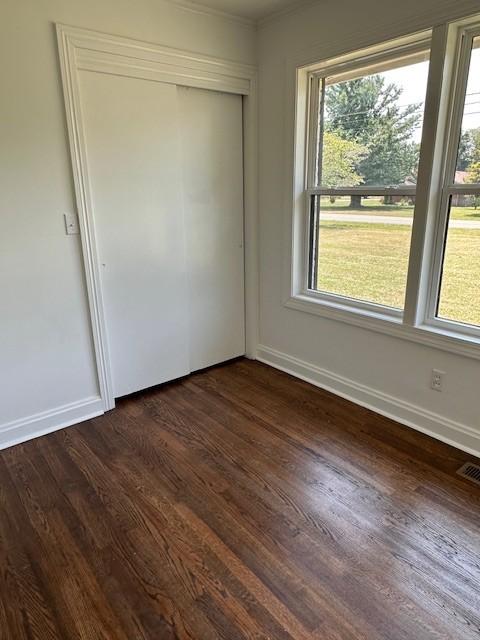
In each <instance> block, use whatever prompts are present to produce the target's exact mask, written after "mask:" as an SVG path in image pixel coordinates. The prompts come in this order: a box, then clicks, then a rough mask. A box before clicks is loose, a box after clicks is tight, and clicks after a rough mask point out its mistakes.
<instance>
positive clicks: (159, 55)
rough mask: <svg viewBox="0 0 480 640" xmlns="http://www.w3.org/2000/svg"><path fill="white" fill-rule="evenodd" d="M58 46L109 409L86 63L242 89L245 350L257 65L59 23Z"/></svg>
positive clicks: (253, 233)
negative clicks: (83, 84) (83, 96)
mask: <svg viewBox="0 0 480 640" xmlns="http://www.w3.org/2000/svg"><path fill="white" fill-rule="evenodd" d="M57 38H58V50H59V56H60V66H61V73H62V83H63V91H64V100H65V109H66V117H67V125H68V136H69V140H70V152H71V160H72V167H73V177H74V186H75V195H76V202H77V209H78V218H79V224H80V236H81V241H82V250H83V262H84V269H85V278H86V283H87V294H88V302H89V310H90V318H91V325H92V334H93V342H94V350H95V360H96V366H97V372H98V380H99V387H100V395H101V398H102V400H103V403H104V405H103V406H104V410H108V409H112V408H113V407H114V406H115V399H114V395H113V385H112V375H111V365H110V358H109V352H108V336H107V330H106V321H105V312H104V305H103V295H102V287H101V278H100V270H99V260H98V252H97V243H96V238H95V225H94V214H93V206H92V197H91V189H90V181H89V176H88V163H87V159H86V144H85V136H84V132H83V118H82V112H81V101H80V94H79V78H78V73H79V70H80V69H88V70H90V71H95V72H98V73H113V74H120V75H124V76H128V77H134V78H142V79H147V80H151V81H155V82H169V83H174V84H179V85H182V86H189V87H195V88H201V89H212V90H217V91H224V92H229V93H235V94H239V95H242V96H243V103H244V139H245V156H244V164H245V166H244V175H245V233H246V242H245V269H246V277H245V282H246V289H245V304H246V327H245V329H246V336H247V345H246V351H247V354H248V355H249V356H251V357H254V355H255V349H256V343H257V330H258V329H257V326H258V255H257V254H258V249H257V237H258V225H257V178H256V173H257V160H256V157H257V150H256V146H257V129H256V121H257V93H256V90H257V81H256V79H257V72H256V68H255V67H254V66H252V65H246V64H241V63H237V62H231V61H226V60H222V59H219V58H213V57H208V56H204V55H201V54H196V53H192V52H190V51H183V50H179V49H172V48H169V47H163V46H160V45H157V44H151V43H148V42H141V41H138V40H132V39H130V38H124V37H120V36H115V35H110V34H105V33H99V32H97V31H91V30H87V29H80V28H77V27H71V26H66V25H62V24H57Z"/></svg>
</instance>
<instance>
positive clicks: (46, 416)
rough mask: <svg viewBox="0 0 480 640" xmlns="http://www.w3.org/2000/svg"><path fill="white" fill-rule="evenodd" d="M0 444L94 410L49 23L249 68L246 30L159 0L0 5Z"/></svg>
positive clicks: (13, 0)
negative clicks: (68, 227) (69, 228)
mask: <svg viewBox="0 0 480 640" xmlns="http://www.w3.org/2000/svg"><path fill="white" fill-rule="evenodd" d="M0 16H1V19H0V59H1V61H2V64H1V71H0V73H1V77H0V87H1V100H0V295H1V298H0V300H1V312H0V446H2V445H5V444H8V443H12V442H15V441H18V440H21V439H24V438H27V437H29V435H31V434H33V433H35V432H39V431H41V430H48V429H51V428H53V427H55V426H59V425H61V424H66V423H69V422H74V421H76V420H78V419H80V418H81V417H84V416H85V415H88V414H89V413H94V412H95V411H98V409H99V405H98V401H96V400H95V398H97V397H98V388H97V380H96V373H95V366H94V359H93V352H92V344H91V335H90V325H89V318H88V311H87V303H86V294H85V287H84V282H83V277H82V273H83V271H82V264H81V254H80V243H79V238H78V236H66V235H65V232H64V224H63V217H62V216H63V213H64V212H67V211H72V210H73V209H74V191H73V186H72V177H71V166H70V159H69V152H68V142H67V135H66V126H65V117H64V105H63V97H62V93H61V83H60V73H59V66H58V56H57V45H56V37H55V32H54V23H55V22H62V23H65V24H70V25H74V26H79V27H85V28H89V29H95V30H98V31H104V32H108V33H113V34H118V35H123V36H128V37H132V38H137V39H140V40H144V41H149V42H154V43H158V44H162V45H165V46H171V47H176V48H181V49H187V50H190V51H195V52H199V53H203V54H206V55H211V56H216V57H220V58H226V59H229V60H235V61H239V62H246V63H251V62H253V61H254V57H255V33H254V31H253V30H252V28H251V27H248V26H245V25H243V24H240V23H237V22H234V21H230V20H227V19H225V18H222V17H216V16H208V15H203V14H199V13H194V12H192V11H190V10H188V9H184V8H180V7H177V6H175V5H172V4H170V3H168V2H164V0H135V1H134V2H132V0H81V1H80V0H2V7H1V13H0Z"/></svg>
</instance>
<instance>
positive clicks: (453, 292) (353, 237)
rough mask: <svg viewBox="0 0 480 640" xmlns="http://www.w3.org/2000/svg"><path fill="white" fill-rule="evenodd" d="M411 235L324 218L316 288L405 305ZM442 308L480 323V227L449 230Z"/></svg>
mask: <svg viewBox="0 0 480 640" xmlns="http://www.w3.org/2000/svg"><path fill="white" fill-rule="evenodd" d="M410 236H411V228H410V227H407V226H402V225H391V224H389V225H386V224H369V223H357V222H353V223H349V222H346V223H339V222H323V223H322V224H321V225H320V236H319V238H320V246H319V265H318V266H319V270H318V289H319V290H322V291H328V292H331V293H337V294H340V295H344V296H349V297H352V298H357V299H360V300H368V301H371V302H376V303H379V304H384V305H387V306H391V307H397V308H402V307H403V304H404V298H405V285H406V277H407V268H408V254H409V248H410ZM439 311H440V313H439V315H440V316H441V317H445V318H451V319H455V320H459V321H462V322H468V323H472V324H480V230H477V229H451V230H450V232H449V237H448V243H447V250H446V255H445V268H444V275H443V286H442V296H441V300H440V310H439Z"/></svg>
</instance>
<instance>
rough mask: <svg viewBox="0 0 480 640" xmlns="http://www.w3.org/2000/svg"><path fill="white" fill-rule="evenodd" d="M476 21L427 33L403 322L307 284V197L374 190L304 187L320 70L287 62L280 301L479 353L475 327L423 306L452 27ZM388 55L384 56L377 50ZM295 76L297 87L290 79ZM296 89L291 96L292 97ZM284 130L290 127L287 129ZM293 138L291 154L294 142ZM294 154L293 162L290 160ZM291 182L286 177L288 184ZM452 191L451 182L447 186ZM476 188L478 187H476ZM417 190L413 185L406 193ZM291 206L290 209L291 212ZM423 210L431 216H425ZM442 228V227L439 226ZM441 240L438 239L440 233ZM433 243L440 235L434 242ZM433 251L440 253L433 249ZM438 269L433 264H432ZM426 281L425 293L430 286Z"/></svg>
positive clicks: (404, 44) (404, 43)
mask: <svg viewBox="0 0 480 640" xmlns="http://www.w3.org/2000/svg"><path fill="white" fill-rule="evenodd" d="M477 21H478V15H477V16H473V17H469V18H466V19H464V20H462V21H461V22H457V23H454V24H452V25H450V26H448V25H441V26H439V27H435V28H434V29H433V33H432V45H433V47H434V49H433V54H432V57H433V60H432V64H431V69H430V75H429V86H428V91H427V102H426V115H425V126H424V132H423V134H424V135H423V139H422V154H421V158H422V160H421V166H420V174H421V177H422V180H420V179H419V185H418V194H417V195H418V198H417V204H416V207H415V216H414V223H413V230H412V243H411V251H410V260H409V272H408V279H407V290H406V301H405V310H404V313H403V317H404V321H403V323H401V322H399V321H398V320H399V318H401V315H402V313H399V312H398V310H397V311H396V310H390V309H386V308H384V307H382V306H380V305H375V304H366V303H364V302H362V301H359V300H353V299H349V298H345V297H343V296H336V295H334V294H331V293H326V292H317V291H311V290H310V289H308V287H309V282H308V279H307V278H308V273H309V260H308V258H309V256H308V247H309V246H310V241H309V236H308V231H309V214H310V202H309V200H310V198H311V195H312V194H324V193H325V194H329V193H338V194H343V193H349V192H350V193H351V192H357V193H364V192H365V193H367V192H372V189H370V188H368V187H363V186H362V187H357V188H356V189H343V188H342V189H336V190H333V189H322V188H312V186H311V185H310V188H308V189H306V190H305V179H306V175H307V166H306V165H307V158H308V155H307V152H308V146H309V144H310V145H311V140H309V131H308V122H309V106H310V105H309V100H308V97H309V96H308V90H309V80H308V79H309V77H310V75H311V70H312V69H318V68H319V66H320V65H319V63H318V58H317V61H315V60H312V59H305V58H301V57H300V54H299V55H298V56H296V57H294V58H292V59H291V60H289V62H288V64H287V82H286V91H287V99H286V104H287V105H288V107H289V106H290V105H291V104H292V100H293V108H294V111H293V113H289V112H288V107H287V118H291V120H290V122H293V131H292V134H293V135H292V137H289V136H287V141H288V148H289V151H288V152H286V154H285V156H286V158H287V161H286V162H287V164H286V167H287V171H288V173H289V174H290V175H291V176H293V184H292V183H290V184H292V191H290V190H288V191H287V192H286V194H285V242H286V248H285V249H286V250H285V254H284V256H285V258H284V275H283V303H284V305H285V306H287V307H289V308H293V309H296V310H299V311H306V312H307V313H313V314H315V315H319V316H324V317H327V318H331V319H335V320H339V321H342V322H346V323H348V324H352V325H356V326H360V327H362V328H365V329H369V330H373V331H379V332H381V333H385V334H388V335H394V336H395V337H398V338H402V339H406V340H409V341H413V342H417V343H419V344H423V345H426V346H434V347H436V348H438V349H441V350H444V351H449V352H452V353H456V354H461V355H465V356H468V357H471V358H475V359H478V358H480V335H479V332H478V330H477V329H476V328H470V327H468V326H467V325H462V324H459V323H453V322H448V321H446V320H444V319H442V320H433V319H431V318H428V316H427V319H426V316H425V311H424V310H425V307H426V304H427V299H431V294H428V291H427V290H428V281H429V278H430V273H431V269H430V264H431V260H432V255H433V252H434V249H433V245H434V238H435V234H436V227H437V226H438V223H437V221H436V219H437V215H436V211H437V209H438V193H439V188H438V182H439V181H441V180H442V177H443V175H444V169H442V168H441V167H439V164H443V162H442V161H440V162H439V161H438V160H436V162H435V163H432V158H433V157H435V159H437V158H443V154H442V153H441V150H442V149H443V145H444V139H443V138H444V132H445V131H446V130H448V129H449V127H448V126H447V120H448V119H449V118H450V116H449V112H450V110H451V107H449V104H450V98H449V93H450V79H451V76H452V69H454V66H453V65H454V62H455V60H456V56H455V52H454V49H455V46H454V45H455V40H456V37H457V35H456V34H457V32H460V34H461V33H462V32H463V31H462V30H465V28H468V27H471V25H472V24H475V22H477ZM425 37H426V36H425V32H424V31H423V32H418V33H417V34H413V35H408V36H405V37H403V38H397V39H395V40H389V41H385V42H384V43H383V44H379V45H371V46H369V47H364V48H363V49H360V50H357V51H356V52H355V50H354V45H353V44H352V43H351V46H352V49H353V53H349V54H347V55H345V56H340V57H339V56H337V57H332V56H331V57H330V58H328V59H326V62H325V63H324V66H325V67H329V68H331V65H332V64H333V63H335V64H338V63H341V62H342V60H346V61H348V62H349V63H351V61H352V60H355V57H358V56H360V58H361V59H364V58H365V57H367V58H368V59H373V58H374V57H375V56H378V55H379V52H381V51H382V50H383V51H386V50H387V51H391V50H392V48H393V51H396V50H404V51H406V50H408V49H409V48H411V47H414V48H415V46H416V45H415V41H420V42H421V46H422V47H423V46H424V45H425ZM382 55H385V54H382ZM294 77H295V78H296V85H295V88H293V87H292V84H291V81H292V80H293V78H294ZM292 94H293V95H292ZM287 129H288V127H287ZM292 143H293V154H292V153H291V145H292ZM292 157H293V167H291V158H292ZM287 184H288V181H287ZM449 188H450V189H452V190H459V191H460V190H461V188H459V189H457V187H456V186H453V187H452V185H449ZM473 189H475V185H474V186H473ZM414 190H415V187H413V188H410V191H409V192H410V193H411V192H413V191H414ZM401 191H403V189H401V188H398V189H373V193H379V194H380V193H383V192H384V193H388V194H389V193H400V192H401ZM292 211H293V212H292ZM427 212H428V215H426V214H427ZM440 227H441V225H440ZM442 237H443V236H442ZM437 243H438V239H437ZM437 255H438V252H437ZM437 271H438V268H437ZM431 286H432V285H430V290H431Z"/></svg>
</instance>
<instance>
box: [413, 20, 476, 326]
mask: <svg viewBox="0 0 480 640" xmlns="http://www.w3.org/2000/svg"><path fill="white" fill-rule="evenodd" d="M456 35H457V43H456V49H457V50H456V62H457V65H456V68H455V70H454V76H453V82H452V84H453V90H452V92H451V97H450V104H449V113H448V135H447V139H446V141H445V147H444V153H443V166H442V175H443V178H442V183H441V185H440V194H441V195H440V207H439V210H438V213H437V220H436V232H435V245H434V252H433V258H432V264H431V270H430V280H429V287H428V293H427V300H426V305H425V314H424V323H425V326H430V327H434V328H436V329H438V330H442V329H444V330H446V331H450V332H455V333H461V334H465V335H467V336H472V337H474V338H480V325H471V324H466V323H463V322H460V321H455V320H452V319H447V318H441V317H439V316H438V315H437V307H438V303H439V300H440V294H441V280H442V271H443V261H444V255H445V248H446V242H447V235H448V222H449V211H450V198H451V196H453V195H456V194H480V183H474V184H467V185H465V184H462V185H460V184H456V183H455V173H456V167H457V154H458V146H459V140H460V135H461V131H462V121H463V113H464V108H465V101H466V91H467V84H468V77H469V71H470V56H471V52H472V50H473V40H474V39H475V38H476V37H479V36H480V18H479V20H478V23H477V24H475V25H474V26H470V25H467V26H465V27H463V28H461V29H460V30H459V31H458V32H457V34H456Z"/></svg>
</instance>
